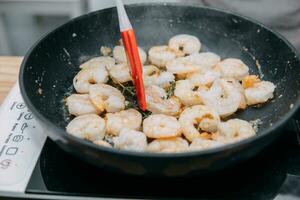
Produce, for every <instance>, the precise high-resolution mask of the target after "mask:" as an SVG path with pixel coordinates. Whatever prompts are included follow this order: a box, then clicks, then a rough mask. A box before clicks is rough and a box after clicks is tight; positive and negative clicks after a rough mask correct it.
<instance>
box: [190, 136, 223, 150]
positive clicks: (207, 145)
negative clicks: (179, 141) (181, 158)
mask: <svg viewBox="0 0 300 200" xmlns="http://www.w3.org/2000/svg"><path fill="white" fill-rule="evenodd" d="M223 145H224V143H223V142H220V141H215V140H205V139H202V138H196V139H194V140H193V142H192V143H191V144H190V147H189V150H191V151H198V150H204V149H212V148H216V147H220V146H223Z"/></svg>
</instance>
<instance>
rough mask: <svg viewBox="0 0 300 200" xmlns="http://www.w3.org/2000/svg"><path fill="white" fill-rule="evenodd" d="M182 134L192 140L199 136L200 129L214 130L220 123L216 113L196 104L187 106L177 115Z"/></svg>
mask: <svg viewBox="0 0 300 200" xmlns="http://www.w3.org/2000/svg"><path fill="white" fill-rule="evenodd" d="M179 123H180V125H181V128H182V131H183V135H184V136H185V137H186V138H187V139H188V140H189V141H193V140H194V139H196V138H199V137H200V133H201V132H202V131H207V132H216V131H217V130H218V126H219V123H220V118H219V116H218V113H217V112H215V111H214V110H213V109H211V108H209V107H207V106H203V105H197V106H192V107H187V108H186V109H185V110H184V111H183V112H182V113H181V115H180V117H179Z"/></svg>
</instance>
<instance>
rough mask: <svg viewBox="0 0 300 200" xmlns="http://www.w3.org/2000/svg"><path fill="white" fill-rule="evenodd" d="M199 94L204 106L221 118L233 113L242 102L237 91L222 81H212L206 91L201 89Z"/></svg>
mask: <svg viewBox="0 0 300 200" xmlns="http://www.w3.org/2000/svg"><path fill="white" fill-rule="evenodd" d="M200 94H201V98H202V101H203V103H204V105H207V106H210V107H212V108H214V109H216V111H217V112H218V113H219V115H220V116H221V117H226V116H229V115H231V114H233V113H235V112H236V111H237V110H238V108H239V106H240V103H241V101H242V97H241V93H240V91H239V89H238V88H237V87H235V86H234V85H233V84H231V83H229V82H227V81H226V80H223V79H217V80H216V81H214V83H213V85H212V86H211V88H210V89H209V90H208V91H207V90H204V89H201V90H200Z"/></svg>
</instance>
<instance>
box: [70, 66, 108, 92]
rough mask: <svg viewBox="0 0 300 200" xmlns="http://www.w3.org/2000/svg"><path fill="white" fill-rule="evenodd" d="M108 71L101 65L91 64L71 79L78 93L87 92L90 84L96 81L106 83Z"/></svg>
mask: <svg viewBox="0 0 300 200" xmlns="http://www.w3.org/2000/svg"><path fill="white" fill-rule="evenodd" d="M107 81H108V72H107V70H106V69H105V67H103V66H91V67H88V68H84V69H82V70H81V71H79V72H78V74H77V75H76V76H75V77H74V79H73V85H74V88H75V90H76V91H77V92H78V93H88V92H89V88H90V86H92V85H93V84H96V83H106V82H107Z"/></svg>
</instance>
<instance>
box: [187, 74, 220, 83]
mask: <svg viewBox="0 0 300 200" xmlns="http://www.w3.org/2000/svg"><path fill="white" fill-rule="evenodd" d="M220 76H221V74H220V73H219V72H218V71H215V70H208V71H206V72H204V73H203V72H200V71H197V72H194V73H191V74H188V75H187V79H188V80H190V81H191V82H192V83H193V84H194V85H195V86H202V85H205V86H210V85H211V84H212V83H213V82H214V81H215V80H216V79H218V78H220Z"/></svg>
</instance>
